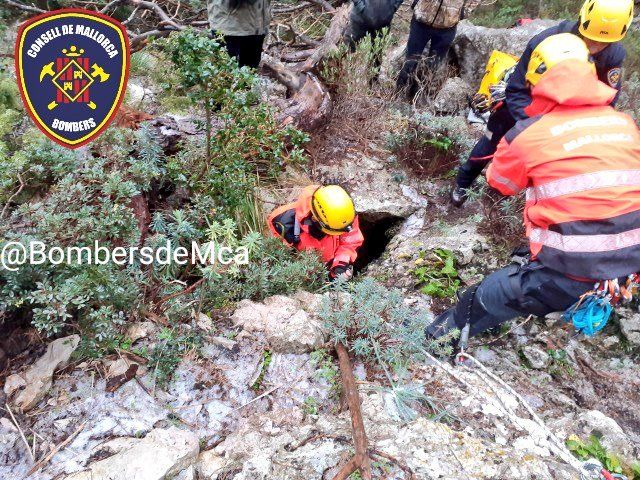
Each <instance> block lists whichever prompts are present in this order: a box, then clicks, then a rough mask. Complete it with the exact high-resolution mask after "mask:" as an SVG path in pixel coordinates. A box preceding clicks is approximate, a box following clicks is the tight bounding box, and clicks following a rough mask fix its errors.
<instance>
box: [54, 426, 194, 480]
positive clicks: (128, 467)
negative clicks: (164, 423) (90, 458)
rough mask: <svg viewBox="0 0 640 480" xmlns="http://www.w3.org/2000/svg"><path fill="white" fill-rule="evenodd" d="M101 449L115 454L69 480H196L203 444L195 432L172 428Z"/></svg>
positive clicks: (109, 443)
mask: <svg viewBox="0 0 640 480" xmlns="http://www.w3.org/2000/svg"><path fill="white" fill-rule="evenodd" d="M100 450H101V451H105V450H106V451H108V452H109V451H110V452H114V453H115V454H114V455H113V456H111V457H109V458H106V459H104V460H100V461H98V462H95V463H93V464H91V465H89V467H88V470H86V471H84V472H79V473H75V474H72V475H69V476H67V477H65V480H114V479H123V480H124V479H127V480H165V479H169V478H180V479H181V480H182V479H183V480H193V477H194V470H193V466H194V464H195V461H196V459H197V456H198V452H199V445H198V437H197V436H195V435H194V434H193V433H191V432H187V431H184V430H179V429H177V428H175V427H171V428H167V429H157V430H153V431H151V432H150V433H149V434H148V435H147V436H146V437H145V438H143V439H140V440H139V439H135V438H119V439H116V440H112V441H110V442H107V443H106V444H104V445H102V447H101V448H100ZM185 471H186V472H185ZM189 475H191V476H190V477H189Z"/></svg>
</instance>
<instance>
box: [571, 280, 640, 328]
mask: <svg viewBox="0 0 640 480" xmlns="http://www.w3.org/2000/svg"><path fill="white" fill-rule="evenodd" d="M639 282H640V276H639V275H638V274H635V273H634V274H632V275H629V276H628V277H627V280H626V282H625V284H624V285H620V284H619V282H618V279H613V280H603V281H600V282H597V283H596V284H595V286H594V287H593V290H590V291H588V292H587V293H585V294H584V295H582V296H581V297H580V299H579V300H578V301H577V302H576V303H574V304H573V305H572V306H571V307H569V308H568V309H567V311H566V312H564V314H563V315H562V318H563V319H564V320H565V321H567V322H572V323H573V325H574V327H575V328H576V330H578V331H579V332H580V333H583V334H584V335H586V336H587V337H592V336H594V335H595V334H596V333H598V332H599V331H601V330H602V329H603V328H604V327H605V326H606V325H607V322H608V321H609V317H610V316H611V312H612V311H613V307H614V306H616V305H618V304H626V303H629V302H630V301H631V299H632V298H633V295H634V294H636V293H637V292H638V286H639Z"/></svg>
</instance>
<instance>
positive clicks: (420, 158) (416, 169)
mask: <svg viewBox="0 0 640 480" xmlns="http://www.w3.org/2000/svg"><path fill="white" fill-rule="evenodd" d="M449 142H450V140H449V139H447V138H446V137H441V138H438V137H434V138H433V139H428V140H416V141H413V142H409V143H406V144H404V145H402V146H400V147H398V148H396V149H395V150H394V152H393V153H395V155H396V157H397V158H398V163H400V165H402V166H403V167H404V168H406V169H407V170H408V171H410V172H411V173H412V174H413V176H415V177H418V178H433V177H443V176H449V175H453V173H454V170H455V168H456V167H457V166H458V149H457V148H456V147H455V146H454V145H453V144H449Z"/></svg>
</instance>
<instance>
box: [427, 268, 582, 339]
mask: <svg viewBox="0 0 640 480" xmlns="http://www.w3.org/2000/svg"><path fill="white" fill-rule="evenodd" d="M591 288H593V282H591V281H589V282H582V281H578V280H573V279H571V278H569V277H567V276H566V275H564V274H562V273H560V272H556V271H554V270H551V269H550V268H547V267H545V266H544V265H542V264H541V263H540V262H537V261H534V262H531V263H529V264H526V265H523V266H521V265H517V264H514V265H510V266H509V267H506V268H503V269H501V270H498V271H496V272H493V273H492V274H491V275H489V276H487V277H486V278H485V279H484V280H482V282H480V284H479V285H477V286H474V287H471V288H470V289H469V290H467V291H466V292H464V293H463V294H462V295H461V296H460V300H459V302H458V303H457V304H456V305H455V306H454V307H452V308H451V309H449V310H447V311H446V312H444V313H443V314H441V315H440V316H439V317H438V319H437V320H436V321H435V322H434V323H433V324H432V325H435V324H437V323H439V322H438V321H439V320H444V319H447V323H446V324H445V323H444V322H440V323H441V328H438V329H436V327H432V329H431V330H430V329H429V327H427V332H428V333H429V334H431V335H433V336H435V337H439V336H441V335H443V334H445V333H446V332H447V331H448V330H451V329H453V328H458V329H462V328H464V326H465V325H466V324H467V322H468V323H469V324H470V326H471V328H470V335H477V334H479V333H481V332H484V331H485V330H490V329H491V328H494V327H497V326H498V325H500V324H502V323H504V322H507V321H509V320H512V319H514V318H516V317H519V316H526V315H532V314H533V315H537V316H540V317H542V316H545V315H547V314H549V313H552V312H558V311H564V310H566V309H567V308H569V307H570V306H571V305H573V304H574V303H575V302H576V301H577V300H578V298H579V297H580V296H581V295H582V294H584V293H586V292H588V291H589V290H591ZM447 317H448V318H447Z"/></svg>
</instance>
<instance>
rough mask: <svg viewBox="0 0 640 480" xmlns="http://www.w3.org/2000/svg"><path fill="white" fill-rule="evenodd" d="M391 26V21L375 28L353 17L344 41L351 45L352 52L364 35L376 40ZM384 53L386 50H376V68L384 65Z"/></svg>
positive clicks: (374, 60) (374, 59) (374, 61)
mask: <svg viewBox="0 0 640 480" xmlns="http://www.w3.org/2000/svg"><path fill="white" fill-rule="evenodd" d="M390 26H391V22H389V23H388V24H387V25H382V26H380V27H376V28H373V27H371V26H369V25H365V24H364V23H362V22H359V21H357V20H356V19H354V18H353V17H352V18H351V20H350V21H349V25H348V26H347V29H346V30H345V32H344V41H345V43H346V44H347V45H348V46H349V50H350V51H351V52H355V51H356V47H357V44H358V42H359V41H360V40H362V39H363V38H364V37H366V36H367V35H368V36H369V37H371V41H372V42H374V41H375V40H376V38H378V37H379V36H380V35H382V30H384V29H385V28H387V27H390ZM383 55H384V52H376V55H375V56H374V58H373V66H374V67H375V68H376V69H379V68H380V66H381V65H382V56H383Z"/></svg>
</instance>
